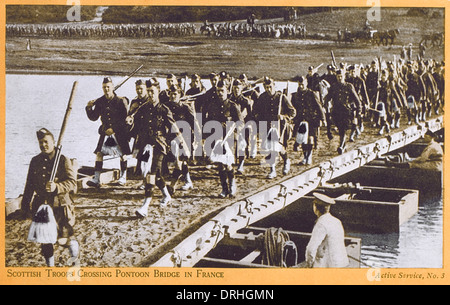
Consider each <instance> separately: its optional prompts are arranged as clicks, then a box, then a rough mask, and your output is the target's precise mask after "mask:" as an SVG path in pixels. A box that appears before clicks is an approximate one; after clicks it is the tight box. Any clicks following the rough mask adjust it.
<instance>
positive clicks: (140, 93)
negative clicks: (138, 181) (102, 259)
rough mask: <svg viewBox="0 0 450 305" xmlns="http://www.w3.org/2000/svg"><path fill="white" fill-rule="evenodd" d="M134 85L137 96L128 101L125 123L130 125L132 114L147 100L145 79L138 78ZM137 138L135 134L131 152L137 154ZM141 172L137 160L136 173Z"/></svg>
mask: <svg viewBox="0 0 450 305" xmlns="http://www.w3.org/2000/svg"><path fill="white" fill-rule="evenodd" d="M135 85H136V94H137V96H136V97H135V98H134V99H133V100H132V101H131V103H130V109H129V110H128V116H127V124H128V125H129V126H130V127H131V125H132V122H133V116H134V115H135V113H136V111H138V110H139V108H140V107H141V106H142V105H143V104H145V103H147V102H148V94H147V86H146V85H145V81H143V80H141V79H139V80H137V81H136V83H135ZM138 140H139V138H138V137H137V136H136V138H135V139H134V143H133V148H132V150H131V151H132V152H133V154H137V152H136V153H135V151H136V149H135V148H136V147H138ZM139 172H141V160H139V159H138V160H137V166H136V173H139Z"/></svg>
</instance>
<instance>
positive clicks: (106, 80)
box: [103, 76, 112, 84]
mask: <svg viewBox="0 0 450 305" xmlns="http://www.w3.org/2000/svg"><path fill="white" fill-rule="evenodd" d="M103 83H104V84H107V83H112V79H111V77H109V76H108V77H105V78H104V79H103Z"/></svg>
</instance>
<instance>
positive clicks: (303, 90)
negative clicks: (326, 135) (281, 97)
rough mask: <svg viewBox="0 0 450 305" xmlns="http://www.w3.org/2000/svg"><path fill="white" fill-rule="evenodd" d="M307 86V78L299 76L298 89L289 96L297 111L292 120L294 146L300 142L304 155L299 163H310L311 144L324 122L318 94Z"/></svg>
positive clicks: (315, 139)
mask: <svg viewBox="0 0 450 305" xmlns="http://www.w3.org/2000/svg"><path fill="white" fill-rule="evenodd" d="M307 86H308V80H307V79H306V78H305V77H300V79H299V81H298V90H297V92H294V93H293V94H292V98H291V102H292V106H294V108H295V110H296V113H297V114H296V116H295V117H294V120H293V123H294V134H295V135H296V141H295V144H294V146H298V145H299V144H301V145H302V151H303V156H304V158H303V160H302V161H301V163H300V164H301V165H306V164H311V163H312V157H311V156H312V150H313V145H314V143H315V142H316V141H317V137H318V135H319V128H320V124H321V122H325V114H324V111H323V109H322V105H321V104H320V100H319V96H318V94H316V93H315V92H314V91H312V90H311V89H308V87H307ZM302 129H303V130H302ZM299 135H301V137H299ZM294 150H295V149H294Z"/></svg>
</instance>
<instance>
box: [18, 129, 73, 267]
mask: <svg viewBox="0 0 450 305" xmlns="http://www.w3.org/2000/svg"><path fill="white" fill-rule="evenodd" d="M36 135H37V139H38V141H39V148H40V150H41V153H40V154H38V155H36V156H35V157H33V158H32V159H31V162H30V166H29V169H28V175H27V181H26V184H25V189H24V192H23V197H22V202H21V211H22V215H24V216H26V217H28V216H30V215H33V222H32V225H31V227H30V231H29V234H28V239H29V240H31V241H34V242H37V243H40V244H41V253H42V255H43V256H44V258H45V262H46V264H47V266H49V267H53V266H54V265H55V259H54V246H53V245H54V244H56V243H57V242H58V244H60V245H62V246H64V247H68V248H69V252H70V254H71V257H72V258H73V259H75V258H77V257H78V253H79V244H78V242H77V240H76V239H75V237H74V225H75V214H74V206H73V199H72V194H73V193H75V192H76V190H77V171H76V169H75V167H74V165H73V164H72V160H70V159H69V158H67V157H65V156H64V155H61V156H60V159H59V162H58V163H57V165H56V164H55V161H56V160H57V157H56V150H55V139H54V136H53V134H52V133H51V132H50V131H48V130H47V129H45V128H41V129H40V130H38V131H37V132H36ZM52 169H53V170H56V175H55V179H54V180H53V181H50V180H51V179H50V177H51V173H52Z"/></svg>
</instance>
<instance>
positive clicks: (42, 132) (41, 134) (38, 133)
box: [36, 128, 53, 140]
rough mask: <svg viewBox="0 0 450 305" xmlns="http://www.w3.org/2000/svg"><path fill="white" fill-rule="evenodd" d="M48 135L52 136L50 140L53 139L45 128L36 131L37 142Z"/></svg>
mask: <svg viewBox="0 0 450 305" xmlns="http://www.w3.org/2000/svg"><path fill="white" fill-rule="evenodd" d="M48 135H50V136H52V138H53V134H52V133H51V132H50V131H49V130H48V129H47V128H41V129H39V130H38V131H36V136H37V138H38V140H40V139H42V138H44V137H45V136H48Z"/></svg>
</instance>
